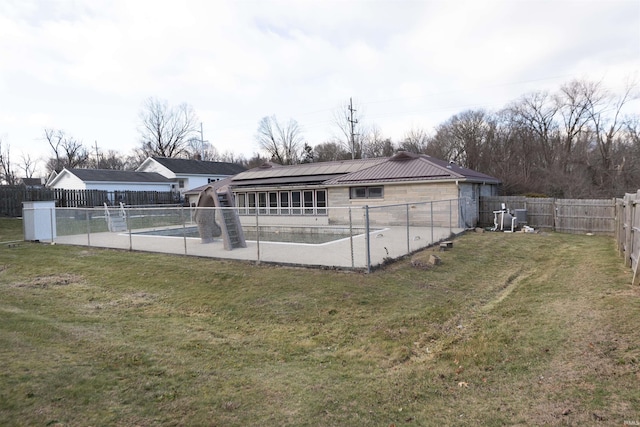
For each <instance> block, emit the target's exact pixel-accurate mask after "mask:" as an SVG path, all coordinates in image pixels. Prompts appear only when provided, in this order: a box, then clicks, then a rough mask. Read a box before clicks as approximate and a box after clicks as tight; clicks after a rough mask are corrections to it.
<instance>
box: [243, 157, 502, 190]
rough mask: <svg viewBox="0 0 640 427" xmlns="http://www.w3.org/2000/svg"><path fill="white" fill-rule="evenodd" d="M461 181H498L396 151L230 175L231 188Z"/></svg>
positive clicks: (252, 170) (450, 165) (273, 167)
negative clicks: (389, 153)
mask: <svg viewBox="0 0 640 427" xmlns="http://www.w3.org/2000/svg"><path fill="white" fill-rule="evenodd" d="M432 180H464V181H472V182H485V183H489V184H498V183H499V182H500V181H499V180H498V179H496V178H494V177H491V176H489V175H485V174H482V173H480V172H476V171H474V170H471V169H467V168H463V167H462V166H458V165H456V164H452V163H447V162H446V161H444V160H440V159H436V158H434V157H430V156H427V155H423V154H413V153H408V152H399V153H397V154H396V155H394V156H393V157H385V158H375V159H359V160H344V161H337V162H326V163H307V164H301V165H293V166H281V165H274V164H267V165H264V166H261V167H258V168H254V169H251V170H248V171H246V172H242V173H240V174H238V175H236V176H234V177H233V178H232V183H231V185H232V186H233V187H245V186H262V185H270V186H275V185H295V184H300V185H309V184H320V183H322V184H323V185H341V184H342V185H353V184H366V183H373V182H379V183H381V182H402V181H432Z"/></svg>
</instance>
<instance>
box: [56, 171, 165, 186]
mask: <svg viewBox="0 0 640 427" xmlns="http://www.w3.org/2000/svg"><path fill="white" fill-rule="evenodd" d="M67 170H68V171H69V172H70V173H72V174H73V175H75V176H77V177H78V178H80V179H81V180H82V181H84V182H158V183H164V182H173V180H171V179H169V178H166V177H164V176H162V175H160V174H159V173H156V172H136V171H122V170H113V169H67Z"/></svg>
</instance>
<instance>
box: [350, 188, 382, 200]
mask: <svg viewBox="0 0 640 427" xmlns="http://www.w3.org/2000/svg"><path fill="white" fill-rule="evenodd" d="M383 188H384V187H382V186H377V187H351V188H350V189H349V196H350V198H352V199H381V198H382V197H383V196H384V191H383Z"/></svg>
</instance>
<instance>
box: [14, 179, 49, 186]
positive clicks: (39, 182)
mask: <svg viewBox="0 0 640 427" xmlns="http://www.w3.org/2000/svg"><path fill="white" fill-rule="evenodd" d="M44 184H45V181H44V179H43V178H20V185H24V186H25V187H27V188H44Z"/></svg>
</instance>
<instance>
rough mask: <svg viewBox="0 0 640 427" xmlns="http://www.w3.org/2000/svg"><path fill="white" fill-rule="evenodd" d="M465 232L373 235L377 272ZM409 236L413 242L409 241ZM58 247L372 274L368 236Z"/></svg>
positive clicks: (69, 240)
mask: <svg viewBox="0 0 640 427" xmlns="http://www.w3.org/2000/svg"><path fill="white" fill-rule="evenodd" d="M463 231H464V230H463V229H461V228H453V229H451V228H448V227H446V228H440V227H433V228H432V227H409V229H408V230H407V227H387V228H383V229H378V230H377V231H373V232H371V233H370V236H371V237H370V242H371V244H370V247H371V249H370V257H371V266H372V267H375V266H377V265H380V264H382V263H383V262H384V261H385V259H387V258H399V257H402V256H404V255H406V254H407V253H412V252H414V251H417V250H419V249H423V248H426V247H428V246H430V245H432V244H434V243H437V242H439V241H442V240H446V239H448V238H450V237H451V235H452V234H456V235H457V234H460V233H461V232H463ZM407 233H408V239H407ZM54 242H55V243H56V244H63V245H80V246H91V247H100V248H113V249H124V250H134V251H144V252H160V253H167V254H176V255H189V256H199V257H208V258H216V259H225V260H242V261H253V262H256V263H258V262H265V263H274V264H285V265H300V266H314V267H331V268H347V269H351V268H353V269H366V268H367V250H366V239H365V236H364V235H358V236H354V237H353V238H345V239H340V240H335V241H332V242H328V243H322V244H305V243H280V242H278V243H276V242H260V244H259V245H258V243H257V242H256V241H247V247H246V248H239V249H234V250H232V251H228V250H225V249H224V247H223V244H222V238H217V239H215V240H214V241H213V242H211V243H201V241H200V239H199V238H193V237H187V238H183V237H169V236H150V235H140V234H133V233H132V234H129V233H126V232H123V233H114V232H103V233H92V234H90V235H87V234H79V235H71V236H57V237H55V238H54Z"/></svg>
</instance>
